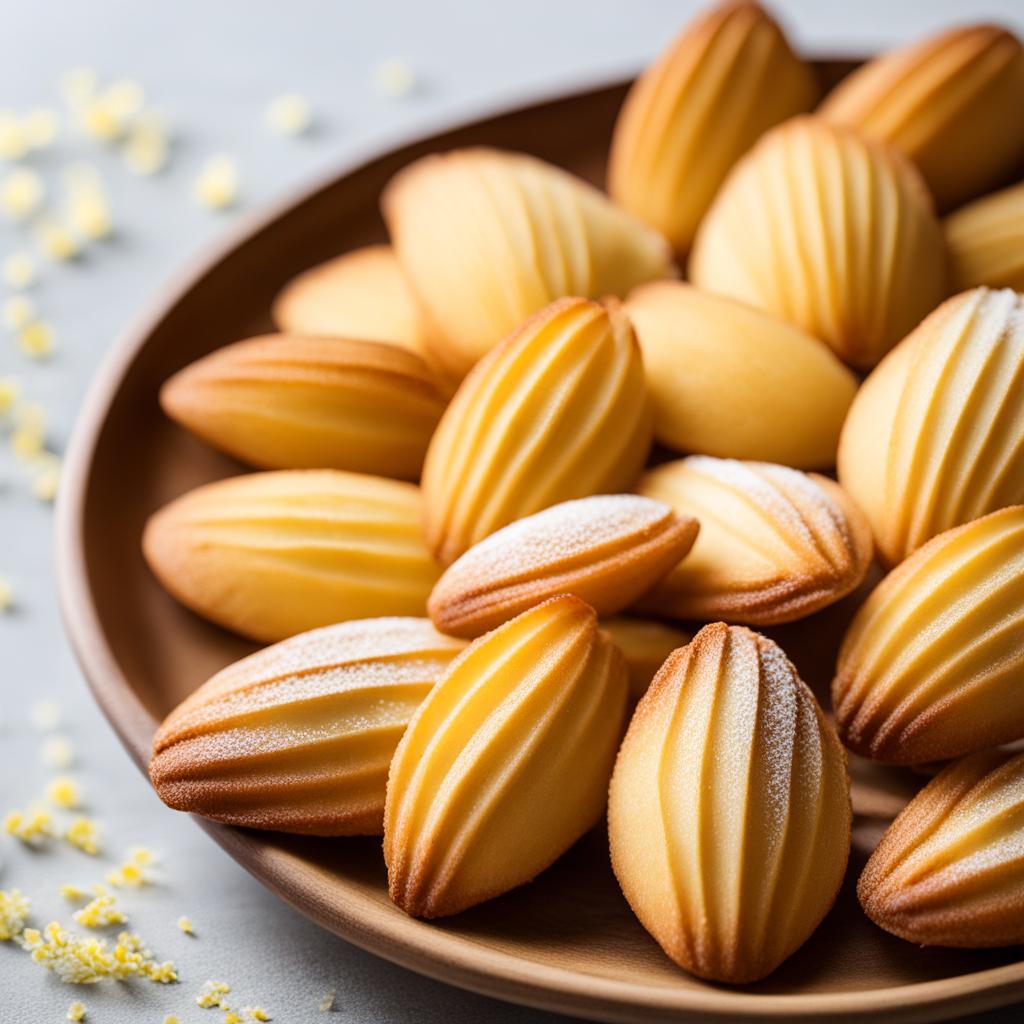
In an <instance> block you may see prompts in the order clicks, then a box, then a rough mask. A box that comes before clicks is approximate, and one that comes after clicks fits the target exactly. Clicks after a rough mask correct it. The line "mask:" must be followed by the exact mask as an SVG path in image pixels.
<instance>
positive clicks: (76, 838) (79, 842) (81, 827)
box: [64, 816, 100, 857]
mask: <svg viewBox="0 0 1024 1024" xmlns="http://www.w3.org/2000/svg"><path fill="white" fill-rule="evenodd" d="M99 836H100V830H99V826H98V825H97V824H96V822H95V821H93V820H92V818H86V817H84V816H79V817H77V818H75V819H74V821H72V822H71V824H70V825H68V827H67V830H66V831H65V832H64V839H65V840H66V841H67V842H68V843H69V844H70V845H71V846H73V847H75V849H77V850H81V851H82V853H87V854H89V856H90V857H95V856H96V855H97V854H98V853H99V852H100V838H99Z"/></svg>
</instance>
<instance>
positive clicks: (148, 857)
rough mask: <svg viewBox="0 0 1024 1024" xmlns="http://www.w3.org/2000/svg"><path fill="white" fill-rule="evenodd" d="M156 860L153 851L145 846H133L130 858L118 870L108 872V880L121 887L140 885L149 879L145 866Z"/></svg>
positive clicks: (129, 852)
mask: <svg viewBox="0 0 1024 1024" xmlns="http://www.w3.org/2000/svg"><path fill="white" fill-rule="evenodd" d="M153 860H154V856H153V851H152V850H149V849H147V848H146V847H145V846H133V847H132V848H131V849H130V850H129V851H128V859H127V860H126V861H125V862H124V863H123V864H122V865H121V866H120V867H119V868H118V869H117V870H116V871H111V872H108V874H107V876H106V877H107V881H108V882H109V883H110V884H111V885H115V886H118V887H119V888H125V887H138V886H140V885H145V884H146V883H147V882H148V881H149V875H148V874H147V873H146V871H145V867H146V866H147V865H148V864H151V863H152V862H153Z"/></svg>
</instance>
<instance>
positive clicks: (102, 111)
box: [80, 96, 124, 142]
mask: <svg viewBox="0 0 1024 1024" xmlns="http://www.w3.org/2000/svg"><path fill="white" fill-rule="evenodd" d="M80 121H81V125H82V128H83V129H85V132H86V134H87V135H91V136H92V137H93V138H94V139H99V140H100V141H101V142H112V141H113V140H114V139H116V138H117V137H118V136H119V135H120V134H121V133H122V131H124V124H123V122H122V120H121V118H120V117H119V116H118V114H117V111H116V110H114V109H113V108H112V107H111V105H110V104H109V103H108V102H107V100H106V97H104V96H96V97H94V98H92V99H88V100H86V101H85V102H84V103H83V105H82V109H81V114H80Z"/></svg>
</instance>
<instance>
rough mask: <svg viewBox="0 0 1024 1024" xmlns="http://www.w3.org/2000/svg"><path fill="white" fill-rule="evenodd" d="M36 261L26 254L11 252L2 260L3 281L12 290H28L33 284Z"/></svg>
mask: <svg viewBox="0 0 1024 1024" xmlns="http://www.w3.org/2000/svg"><path fill="white" fill-rule="evenodd" d="M35 279H36V261H35V260H34V259H33V258H32V256H31V254H30V253H27V252H12V253H11V255H10V256H8V257H7V259H5V260H4V281H6V282H7V284H8V285H10V286H11V287H12V288H28V287H29V286H30V285H32V284H34V283H35Z"/></svg>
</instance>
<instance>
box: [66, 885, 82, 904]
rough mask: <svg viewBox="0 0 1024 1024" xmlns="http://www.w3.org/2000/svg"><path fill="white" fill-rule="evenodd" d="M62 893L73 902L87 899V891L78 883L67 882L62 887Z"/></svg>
mask: <svg viewBox="0 0 1024 1024" xmlns="http://www.w3.org/2000/svg"><path fill="white" fill-rule="evenodd" d="M60 894H61V896H63V897H64V899H66V900H68V901H69V902H71V903H78V902H80V901H81V900H84V899H85V893H84V892H83V891H82V890H81V889H79V888H78V886H77V885H71V884H70V883H65V884H64V885H62V886H61V887H60Z"/></svg>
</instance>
